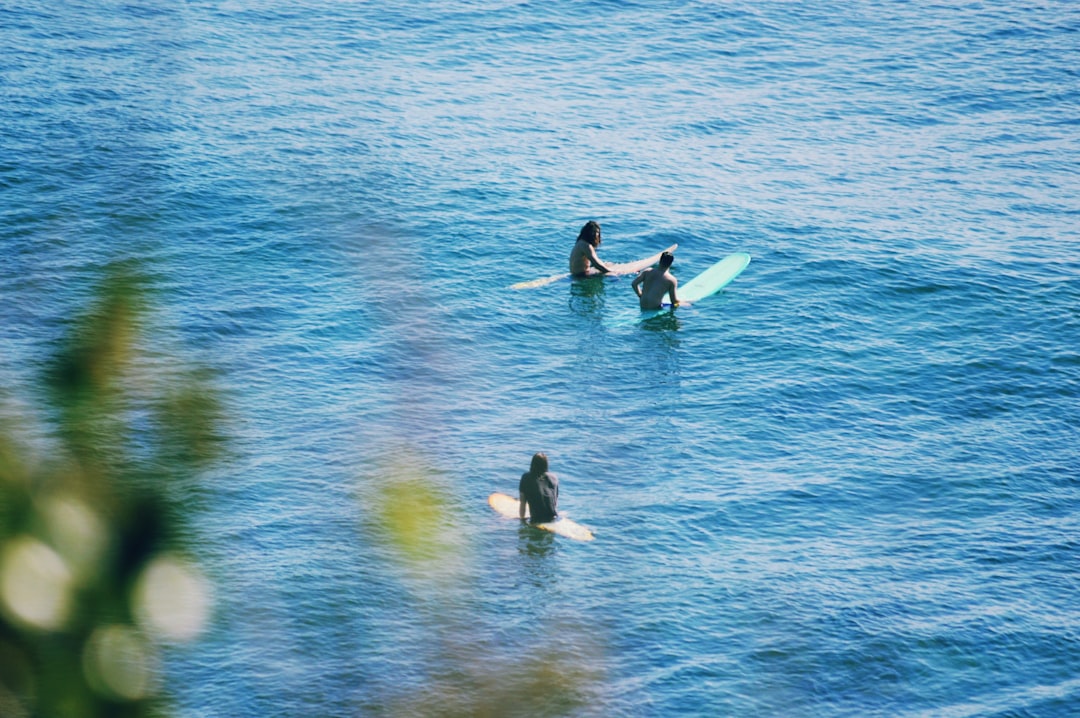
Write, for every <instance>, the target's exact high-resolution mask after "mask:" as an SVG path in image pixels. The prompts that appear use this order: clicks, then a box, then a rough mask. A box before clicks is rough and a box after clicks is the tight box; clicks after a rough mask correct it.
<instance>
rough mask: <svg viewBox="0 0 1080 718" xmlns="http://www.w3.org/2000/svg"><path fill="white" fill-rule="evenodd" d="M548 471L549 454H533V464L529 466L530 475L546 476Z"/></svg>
mask: <svg viewBox="0 0 1080 718" xmlns="http://www.w3.org/2000/svg"><path fill="white" fill-rule="evenodd" d="M547 470H548V460H547V454H544V453H541V452H539V451H538V452H536V453H535V454H533V458H532V464H531V465H530V466H529V473H530V474H532V475H533V476H539V475H540V474H546V473H547Z"/></svg>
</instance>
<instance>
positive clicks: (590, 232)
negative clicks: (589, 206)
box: [577, 219, 600, 247]
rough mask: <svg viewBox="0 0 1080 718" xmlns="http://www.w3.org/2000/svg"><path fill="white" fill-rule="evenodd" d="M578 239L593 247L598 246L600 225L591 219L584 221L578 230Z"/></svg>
mask: <svg viewBox="0 0 1080 718" xmlns="http://www.w3.org/2000/svg"><path fill="white" fill-rule="evenodd" d="M577 238H578V241H579V242H581V241H585V242H588V243H589V244H591V245H592V246H594V247H599V246H600V225H599V224H597V223H596V222H594V221H592V220H591V219H590V220H589V221H588V222H586V223H585V226H584V227H582V228H581V231H580V232H578V236H577Z"/></svg>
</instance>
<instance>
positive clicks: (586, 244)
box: [570, 220, 611, 277]
mask: <svg viewBox="0 0 1080 718" xmlns="http://www.w3.org/2000/svg"><path fill="white" fill-rule="evenodd" d="M599 246H600V225H599V224H597V223H596V222H594V221H592V220H589V221H588V222H586V223H585V226H584V227H582V228H581V231H580V232H578V236H577V241H576V242H574V248H573V249H572V250H570V274H573V275H574V276H575V277H584V276H586V275H588V274H589V268H590V266H592V267H595V268H596V269H597V271H600V272H603V273H604V274H607V273H608V272H609V271H611V270H610V269H608V268H607V266H606V265H605V264H604V263H603V262H601V261H600V257H598V256H596V248H597V247H599Z"/></svg>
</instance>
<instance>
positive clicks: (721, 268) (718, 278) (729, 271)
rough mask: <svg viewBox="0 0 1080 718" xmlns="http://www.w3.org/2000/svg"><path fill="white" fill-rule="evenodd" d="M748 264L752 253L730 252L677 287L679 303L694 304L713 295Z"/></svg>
mask: <svg viewBox="0 0 1080 718" xmlns="http://www.w3.org/2000/svg"><path fill="white" fill-rule="evenodd" d="M748 264H750V255H749V254H747V253H746V252H735V253H734V254H729V255H728V256H726V257H724V258H723V259H721V260H720V261H719V262H717V263H716V264H714V265H712V266H711V267H709V268H708V269H706V270H705V271H704V272H702V273H701V274H699V275H697V276H696V277H694V278H693V279H691V280H690V281H689V282H687V283H686V284H684V285H683V286H681V287H679V288H678V289H676V290H675V292H676V294H678V295H679V303H680V304H682V303H683V302H686V303H687V304H693V303H694V302H699V301H701V300H702V299H705V298H706V297H711V296H712V295H714V294H716V293H717V292H719V291H720V290H721V289H723V288H724V287H726V286H727V285H728V284H730V283H731V280H733V279H735V277H737V276H739V275H740V274H742V271H743V270H744V269H746V265H748Z"/></svg>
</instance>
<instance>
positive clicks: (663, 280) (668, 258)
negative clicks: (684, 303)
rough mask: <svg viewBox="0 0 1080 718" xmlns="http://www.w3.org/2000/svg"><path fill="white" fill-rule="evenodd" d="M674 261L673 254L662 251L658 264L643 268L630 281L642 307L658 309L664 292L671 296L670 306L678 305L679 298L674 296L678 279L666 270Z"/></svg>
mask: <svg viewBox="0 0 1080 718" xmlns="http://www.w3.org/2000/svg"><path fill="white" fill-rule="evenodd" d="M674 261H675V255H673V254H672V253H671V252H664V253H663V254H661V255H660V263H659V264H657V265H656V266H655V267H653V268H652V269H646V270H644V271H643V272H641V274H639V275H637V276H636V277H635V278H634V281H633V282H631V283H630V286H631V287H633V289H634V294H636V295H638V302H639V303H640V304H641V308H642V309H659V308H660V305H661V304H662V303H663V301H664V295H665V294H667V295H668V296H669V297H670V298H671V306H673V307H677V306H679V300H678V298H677V297H676V296H675V287H676V286H678V284H679V281H678V280H677V279H675V277H673V276H671V273H670V272H668V267H670V266H671V263H672V262H674ZM642 285H644V287H643V286H642Z"/></svg>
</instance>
